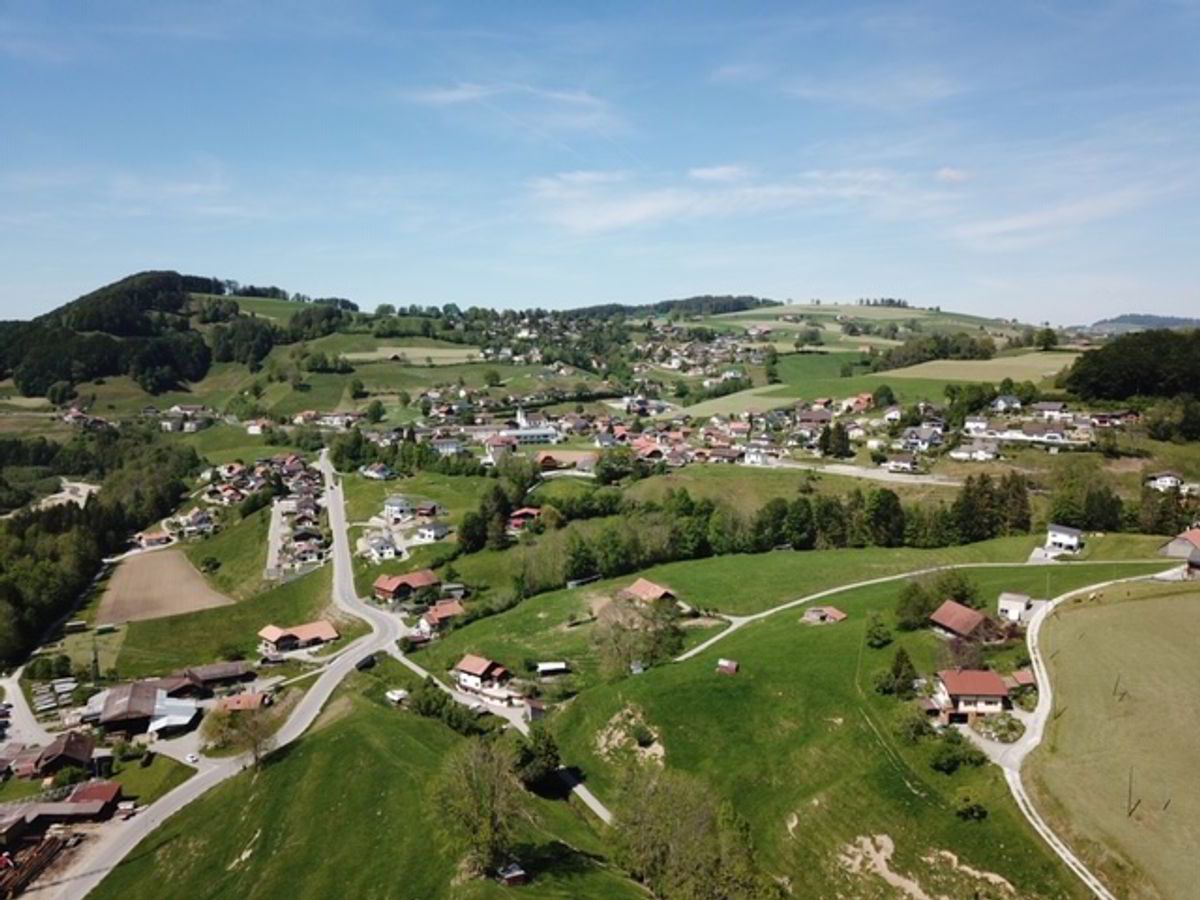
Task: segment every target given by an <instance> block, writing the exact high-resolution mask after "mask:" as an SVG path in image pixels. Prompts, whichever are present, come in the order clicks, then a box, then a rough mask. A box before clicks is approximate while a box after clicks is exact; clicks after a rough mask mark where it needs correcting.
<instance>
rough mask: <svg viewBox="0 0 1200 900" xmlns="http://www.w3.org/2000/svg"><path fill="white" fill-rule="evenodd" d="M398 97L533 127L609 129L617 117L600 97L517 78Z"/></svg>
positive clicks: (617, 122) (616, 124) (408, 92)
mask: <svg viewBox="0 0 1200 900" xmlns="http://www.w3.org/2000/svg"><path fill="white" fill-rule="evenodd" d="M399 97H400V99H401V100H403V101H405V102H408V103H415V104H418V105H420V106H428V107H433V108H441V109H452V108H456V107H470V106H479V107H482V108H486V109H488V110H492V111H495V112H499V113H501V114H502V115H503V116H504V117H505V118H507V119H509V120H511V122H512V123H514V124H517V125H520V126H526V127H528V128H530V129H533V130H535V131H540V130H547V131H582V132H597V133H605V134H607V133H613V132H616V131H619V130H621V128H622V127H623V123H622V121H621V118H620V117H619V116H618V115H617V114H616V112H615V111H614V110H613V108H612V105H611V104H610V103H609V102H608V101H607V100H605V99H604V98H603V97H597V96H596V95H595V94H592V93H590V92H588V91H584V90H576V89H567V90H564V89H558V88H544V87H538V86H536V85H532V84H524V83H521V82H491V83H486V84H483V83H478V82H470V81H464V82H459V83H457V84H453V85H449V86H443V87H432V88H421V89H414V90H405V91H401V92H400V94H399Z"/></svg>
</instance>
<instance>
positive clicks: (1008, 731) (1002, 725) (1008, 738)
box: [975, 713, 1025, 744]
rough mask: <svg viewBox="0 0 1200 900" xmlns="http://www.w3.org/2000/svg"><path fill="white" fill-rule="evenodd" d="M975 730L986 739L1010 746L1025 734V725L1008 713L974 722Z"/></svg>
mask: <svg viewBox="0 0 1200 900" xmlns="http://www.w3.org/2000/svg"><path fill="white" fill-rule="evenodd" d="M975 730H976V731H978V732H979V733H980V734H982V735H983V736H984V737H986V738H991V739H992V740H994V741H999V742H1000V743H1001V744H1011V743H1012V742H1013V741H1016V740H1018V739H1019V738H1020V737H1021V735H1023V734H1024V733H1025V723H1024V722H1022V721H1021V720H1020V719H1018V718H1017V717H1016V716H1013V715H1011V714H1009V713H1001V714H1000V715H998V716H988V717H986V718H984V719H978V720H977V721H976V722H975Z"/></svg>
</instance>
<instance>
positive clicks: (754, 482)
mask: <svg viewBox="0 0 1200 900" xmlns="http://www.w3.org/2000/svg"><path fill="white" fill-rule="evenodd" d="M561 480H563V481H565V480H567V479H561ZM809 485H811V486H812V488H813V490H814V491H816V493H818V494H832V495H835V496H837V497H845V495H846V494H847V493H849V492H850V491H851V490H853V489H854V488H858V489H859V490H861V491H863V492H864V493H866V492H867V491H869V490H871V489H872V488H876V487H886V488H888V489H890V490H892V491H895V492H896V493H897V494H899V495H900V497H901V498H902V499H903V500H905V501H906V502H916V501H921V502H923V501H927V500H942V501H950V500H953V499H954V491H955V490H957V489H956V488H947V487H941V486H938V485H929V484H912V485H909V484H903V483H897V484H881V483H878V482H870V481H863V480H862V479H859V478H850V477H848V476H843V475H834V474H830V473H810V472H808V471H805V470H803V469H784V468H763V467H760V466H727V465H696V466H687V467H685V468H682V469H677V470H675V471H669V472H667V473H666V474H665V475H655V476H652V477H650V478H643V479H641V480H640V481H636V482H634V483H633V484H631V485H630V486H629V487H627V488H626V489H625V496H626V497H629V498H631V499H635V500H662V499H663V497H665V496H666V494H667V491H669V490H675V489H679V488H686V489H687V491H688V493H689V494H691V495H692V497H693V498H695V499H702V498H706V499H709V500H714V501H718V502H721V503H724V504H727V505H729V506H731V507H733V508H734V509H737V510H738V511H739V512H741V513H743V514H753V513H754V512H757V511H758V510H759V509H760V508H762V507H763V506H765V505H766V503H767V501H768V500H772V499H774V498H775V497H783V498H784V499H786V500H790V499H792V498H793V497H796V496H798V495H799V493H800V491H801V489H802V488H807V487H808V486H809ZM546 490H547V489H544V488H539V489H538V491H537V494H536V495H535V496H537V498H538V499H539V501H545V500H546V499H547V495H546V493H545V491H546Z"/></svg>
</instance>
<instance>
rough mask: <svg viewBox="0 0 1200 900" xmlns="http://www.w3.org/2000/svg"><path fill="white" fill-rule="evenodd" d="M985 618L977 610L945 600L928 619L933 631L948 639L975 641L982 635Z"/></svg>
mask: <svg viewBox="0 0 1200 900" xmlns="http://www.w3.org/2000/svg"><path fill="white" fill-rule="evenodd" d="M986 621H987V617H986V616H985V615H984V614H983V613H981V612H979V611H978V610H975V609H971V607H969V606H963V605H962V604H961V603H958V602H956V601H954V600H947V601H946V602H945V603H943V604H942V605H941V606H939V607H938V608H937V609H936V610H935V611H934V612H933V614H932V615H931V616H930V617H929V622H930V624H931V625H933V628H934V630H935V631H937V632H940V633H941V634H944V635H946V636H948V637H958V638H965V639H967V640H975V639H977V638H979V637H980V636H981V635H982V633H983V627H984V623H985V622H986Z"/></svg>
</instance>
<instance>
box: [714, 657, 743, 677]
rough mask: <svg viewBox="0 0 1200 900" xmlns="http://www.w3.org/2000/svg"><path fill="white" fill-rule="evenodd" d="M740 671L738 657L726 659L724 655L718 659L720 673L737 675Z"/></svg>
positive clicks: (718, 672)
mask: <svg viewBox="0 0 1200 900" xmlns="http://www.w3.org/2000/svg"><path fill="white" fill-rule="evenodd" d="M737 673H738V663H737V660H736V659H725V658H724V657H722V658H721V659H718V660H717V674H718V675H736V674H737Z"/></svg>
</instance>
